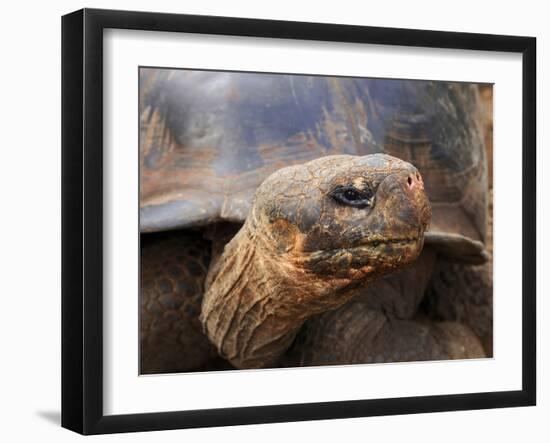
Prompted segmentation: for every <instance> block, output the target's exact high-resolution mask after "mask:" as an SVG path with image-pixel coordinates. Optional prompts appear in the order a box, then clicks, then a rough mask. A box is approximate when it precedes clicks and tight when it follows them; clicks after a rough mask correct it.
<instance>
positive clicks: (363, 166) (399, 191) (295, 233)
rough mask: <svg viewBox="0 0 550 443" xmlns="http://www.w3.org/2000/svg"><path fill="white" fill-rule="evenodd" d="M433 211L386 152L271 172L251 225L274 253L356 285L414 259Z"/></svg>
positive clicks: (409, 170)
mask: <svg viewBox="0 0 550 443" xmlns="http://www.w3.org/2000/svg"><path fill="white" fill-rule="evenodd" d="M430 216H431V210H430V204H429V202H428V198H427V196H426V194H425V192H424V186H423V182H422V178H421V176H420V174H419V172H418V171H417V170H416V168H415V167H414V166H412V165H411V164H410V163H407V162H404V161H402V160H399V159H397V158H395V157H391V156H389V155H385V154H374V155H367V156H363V157H360V156H349V155H336V156H328V157H323V158H319V159H317V160H313V161H311V162H309V163H305V164H302V165H298V166H291V167H288V168H284V169H281V170H279V171H277V172H276V173H274V174H272V175H271V176H270V177H269V178H268V179H266V180H265V182H264V183H263V184H262V185H261V186H260V188H259V189H258V191H257V193H256V196H255V200H254V204H253V208H252V217H251V220H252V223H254V225H255V227H256V228H260V230H261V231H263V234H264V235H262V236H261V237H262V238H264V239H265V240H264V242H265V243H267V247H268V248H271V249H272V252H273V253H274V254H277V255H283V254H287V257H288V258H289V260H288V261H289V262H291V263H292V264H293V265H294V266H296V267H298V268H300V269H302V270H304V271H307V272H309V273H313V274H315V275H318V276H326V277H328V278H334V277H336V278H344V279H346V280H358V279H363V278H367V277H375V276H378V275H381V274H384V273H387V272H390V271H391V270H394V269H397V268H400V267H402V266H404V265H406V264H408V263H410V262H412V261H413V260H415V259H416V258H417V256H418V255H419V254H420V252H421V250H422V246H423V240H424V231H425V230H426V228H427V225H428V223H429V221H430Z"/></svg>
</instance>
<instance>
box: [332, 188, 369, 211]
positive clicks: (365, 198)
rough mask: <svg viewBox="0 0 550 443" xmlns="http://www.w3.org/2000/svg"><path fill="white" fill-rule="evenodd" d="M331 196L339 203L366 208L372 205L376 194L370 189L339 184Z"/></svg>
mask: <svg viewBox="0 0 550 443" xmlns="http://www.w3.org/2000/svg"><path fill="white" fill-rule="evenodd" d="M330 195H331V197H332V198H333V199H334V200H336V201H337V202H338V203H340V204H343V205H347V206H353V207H356V208H366V207H370V206H372V203H373V197H374V194H373V193H372V191H371V190H370V189H368V188H367V189H364V190H362V189H357V188H355V187H353V186H339V187H337V188H335V189H334V190H332V191H331V193H330Z"/></svg>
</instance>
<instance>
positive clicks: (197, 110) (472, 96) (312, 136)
mask: <svg viewBox="0 0 550 443" xmlns="http://www.w3.org/2000/svg"><path fill="white" fill-rule="evenodd" d="M479 114H480V105H479V97H478V88H477V85H474V84H467V83H452V82H430V81H408V80H381V79H363V78H342V77H338V78H336V77H316V76H306V75H280V74H258V73H237V72H210V71H188V70H175V69H152V68H141V69H140V229H141V231H142V232H155V231H164V230H170V229H178V228H184V227H192V226H200V225H206V224H209V223H212V222H219V221H232V222H242V221H243V220H244V219H245V218H246V216H247V214H248V211H249V208H250V205H251V201H252V199H253V196H254V193H255V191H256V188H257V187H258V186H259V184H260V183H261V182H262V181H263V180H264V179H265V178H266V177H267V176H269V175H270V174H271V173H272V172H274V171H275V170H277V169H279V168H281V167H284V166H288V165H291V164H298V163H303V162H306V161H309V160H311V159H314V158H318V157H321V156H325V155H333V154H353V155H366V154H371V153H377V152H385V153H388V154H390V155H392V156H395V157H398V158H401V159H403V160H405V161H408V162H410V163H412V164H414V165H415V166H416V167H417V168H418V170H419V171H420V172H421V174H422V176H423V179H424V183H425V186H426V190H427V193H428V196H429V198H430V201H431V204H432V211H433V216H432V224H431V227H430V231H432V232H436V233H451V234H458V235H460V236H464V237H467V238H469V239H473V240H479V241H484V240H485V236H486V232H485V231H486V228H485V226H486V217H487V166H486V159H485V146H484V140H483V137H482V135H481V131H480V127H479V126H480V121H481V119H480V115H479Z"/></svg>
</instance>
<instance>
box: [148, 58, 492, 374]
mask: <svg viewBox="0 0 550 443" xmlns="http://www.w3.org/2000/svg"><path fill="white" fill-rule="evenodd" d="M413 165H414V166H413ZM428 200H429V202H428ZM486 223H487V170H486V160H485V151H484V143H483V137H482V135H481V134H480V129H479V127H478V97H477V89H476V86H475V85H472V84H465V83H449V82H431V81H407V80H381V79H364V78H342V77H321V76H306V75H280V74H259V73H258V74H257V73H236V72H210V71H195V70H176V69H148V68H142V69H141V70H140V231H141V294H140V306H141V308H140V371H141V373H165V372H182V371H198V370H215V369H225V368H260V367H277V366H279V367H281V366H282V367H286V366H305V365H324V364H349V363H369V362H390V361H411V360H433V359H453V358H477V357H485V356H490V355H491V353H492V315H491V314H492V276H491V272H490V265H488V264H485V265H483V263H486V262H487V260H488V255H487V252H486V250H485V248H484V240H485V237H486ZM428 225H429V226H428Z"/></svg>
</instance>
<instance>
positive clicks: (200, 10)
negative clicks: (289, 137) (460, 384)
mask: <svg viewBox="0 0 550 443" xmlns="http://www.w3.org/2000/svg"><path fill="white" fill-rule="evenodd" d="M511 5H512V6H513V7H508V6H507V5H506V4H505V3H504V2H495V3H494V4H493V5H484V4H481V2H478V1H477V2H468V1H461V2H460V3H456V4H454V5H453V4H448V5H446V6H445V7H442V4H441V2H422V1H415V2H406V1H393V2H376V4H373V3H372V2H371V3H370V4H368V3H367V2H356V1H355V2H353V1H349V2H346V1H343V0H340V1H338V2H330V4H329V3H327V4H326V5H324V4H321V3H320V2H319V1H316V2H311V3H309V4H308V3H306V2H303V3H298V2H297V1H296V0H293V1H282V0H280V1H278V2H244V1H237V0H233V1H230V2H223V1H221V0H220V1H216V2H214V1H208V0H201V1H200V2H198V1H197V2H186V3H182V4H181V5H180V6H179V8H178V7H175V6H176V5H175V4H170V3H169V2H167V1H161V0H156V1H155V2H146V1H138V0H134V1H111V2H98V1H92V0H90V1H88V2H87V3H85V4H84V3H81V2H76V1H73V2H68V1H66V2H50V3H49V4H46V3H44V4H41V3H38V2H36V3H35V4H30V3H26V4H25V3H18V4H17V6H16V5H15V3H9V4H6V5H3V11H2V16H3V19H4V20H3V26H2V28H1V32H2V39H1V40H0V41H1V42H2V43H1V44H2V52H1V54H2V69H1V70H0V76H1V82H0V85H1V86H2V87H1V92H0V100H1V101H0V103H1V104H2V106H1V107H0V112H1V113H2V115H1V116H0V117H1V120H0V121H2V130H3V133H2V135H3V137H2V151H1V152H2V160H3V162H2V166H3V167H2V170H1V172H0V193H1V194H0V196H1V201H2V212H1V214H2V216H1V217H0V232H1V233H2V243H1V244H0V245H1V246H0V251H1V253H0V254H1V258H2V265H3V266H2V274H1V277H2V278H1V280H0V282H1V283H0V284H1V286H0V288H1V297H2V298H1V303H0V306H1V311H0V312H1V314H0V315H1V321H0V332H1V333H0V345H1V349H2V357H1V360H0V361H1V362H2V365H1V366H0V367H1V369H0V371H1V372H0V399H1V400H0V408H1V410H0V414H1V415H0V417H2V418H1V421H2V426H1V427H0V436H2V437H3V440H4V441H29V440H31V441H32V440H33V439H36V440H37V439H40V440H46V441H72V440H76V439H81V438H82V437H79V436H77V435H76V434H73V433H71V432H69V431H66V430H62V429H60V428H59V427H58V421H59V418H58V417H59V409H60V405H59V396H60V394H59V392H60V361H59V360H60V281H61V279H60V199H59V196H60V18H59V17H60V15H61V14H63V13H67V12H70V11H72V10H74V9H77V8H79V7H82V6H89V7H105V8H118V9H140V10H150V9H154V10H157V11H167V12H187V13H197V14H213V15H235V16H247V17H258V18H276V19H287V20H292V19H294V20H303V21H320V22H335V23H352V24H359V25H376V26H393V27H414V28H421V29H422V28H425V29H440V30H455V31H471V32H487V33H502V34H519V35H522V34H523V35H535V36H537V37H538V39H539V40H538V53H539V59H538V79H539V81H538V92H539V94H538V97H539V102H538V113H539V115H538V126H539V135H538V146H539V152H540V151H542V143H543V137H544V135H545V133H544V129H545V128H543V127H542V126H543V122H544V121H548V120H549V119H550V114H548V115H546V114H544V113H543V112H542V111H543V110H542V108H543V107H545V108H546V109H548V108H547V106H548V105H550V97H549V96H548V92H547V91H546V90H543V89H542V78H543V73H546V75H549V74H548V73H549V72H550V70H549V68H548V63H549V62H548V59H547V57H548V55H549V54H548V52H549V47H550V43H549V42H550V30H548V26H547V22H546V18H547V17H548V12H546V11H543V7H542V6H539V5H543V2H534V1H533V2H529V1H523V2H517V1H516V2H514V3H511ZM543 98H544V100H543ZM543 102H544V103H543ZM544 105H546V106H544ZM495 149H498V147H495ZM548 158H549V156H548V155H546V156H544V158H540V157H539V191H540V192H541V194H542V195H545V196H548V195H550V189H548V182H549V181H548V179H544V178H543V177H542V173H541V171H542V169H543V168H544V169H545V170H549V168H550V164H548V163H549V160H548ZM517 179H518V177H510V180H511V186H513V185H514V184H515V183H517ZM539 202H540V203H541V206H540V207H539V224H541V225H544V224H546V225H548V222H549V221H550V219H549V215H550V214H549V213H548V210H549V209H550V207H549V206H548V198H546V204H545V205H544V206H542V198H540V197H539ZM518 209H519V208H518ZM511 210H514V207H513V202H511ZM539 234H540V235H539V239H541V240H540V241H539V243H540V244H541V248H540V249H543V247H546V249H547V250H548V247H550V245H549V244H548V238H549V235H548V234H544V233H542V232H540V233H539ZM539 258H540V259H541V261H539V274H541V273H542V269H544V268H548V266H549V264H550V262H549V256H548V252H547V253H545V254H539ZM541 277H542V276H541ZM549 284H550V280H549V277H548V276H546V278H540V279H539V304H538V308H539V328H538V330H539V345H538V349H539V366H538V369H539V375H540V376H539V389H538V397H539V400H538V402H539V406H537V407H534V408H517V409H506V410H495V411H469V412H459V413H439V414H423V415H411V416H399V417H377V418H364V419H352V420H350V419H348V420H336V421H335V420H332V421H321V422H309V423H290V424H288V423H287V424H276V425H259V426H245V427H236V428H223V429H207V430H188V431H165V432H159V433H154V434H151V433H144V434H133V435H117V436H106V437H98V438H95V440H101V441H104V440H127V441H155V442H157V441H161V442H162V441H181V440H183V439H189V440H191V439H200V440H201V441H220V439H223V441H224V442H226V441H258V440H262V441H268V442H269V441H273V442H280V441H282V440H283V441H284V440H288V441H295V440H299V439H300V440H302V439H305V438H307V439H308V440H309V439H312V440H317V441H334V440H335V439H342V438H346V437H349V438H350V439H362V440H370V439H373V440H374V439H376V440H379V439H384V440H388V441H393V440H398V439H399V440H404V439H407V440H408V441H422V442H430V441H434V442H435V441H438V442H439V441H442V440H444V441H448V442H453V441H456V442H464V441H466V440H473V441H481V440H482V439H486V440H487V441H489V439H490V441H518V440H528V441H548V437H549V434H550V430H549V425H548V417H549V416H550V388H549V386H550V385H549V384H548V382H547V381H546V379H545V377H544V374H545V373H548V370H549V368H550V362H549V360H548V359H549V356H550V353H549V351H548V345H547V343H548V339H549V338H550V337H549V335H550V326H549V324H548V320H546V324H544V322H543V320H545V319H546V317H547V315H546V311H547V306H548V302H547V301H546V300H544V299H543V297H542V296H541V295H542V294H544V293H548V292H549V289H550V287H549Z"/></svg>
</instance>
